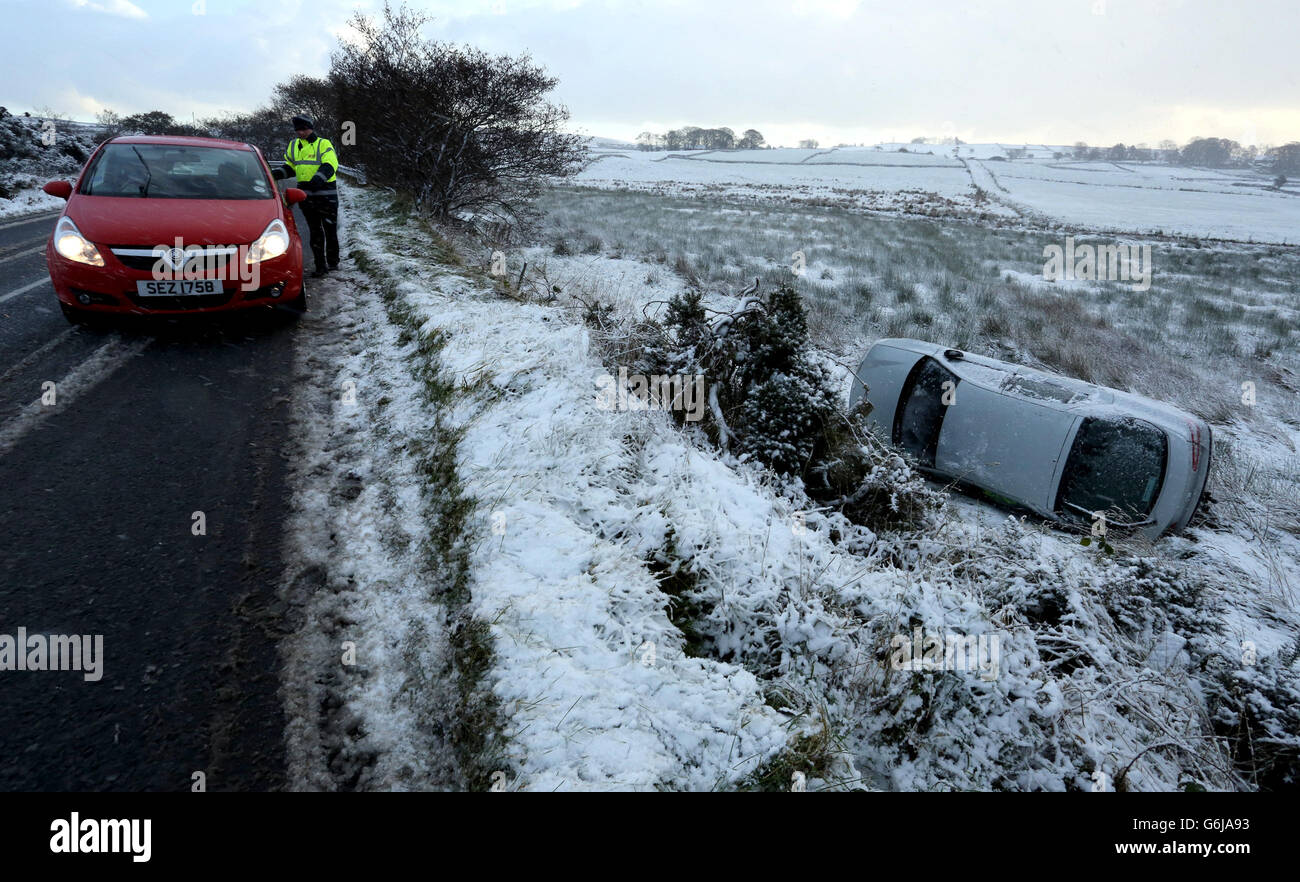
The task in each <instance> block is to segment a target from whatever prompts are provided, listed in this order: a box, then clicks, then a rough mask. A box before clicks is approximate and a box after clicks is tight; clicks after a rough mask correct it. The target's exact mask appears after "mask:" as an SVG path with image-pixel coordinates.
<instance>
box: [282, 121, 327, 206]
mask: <svg viewBox="0 0 1300 882" xmlns="http://www.w3.org/2000/svg"><path fill="white" fill-rule="evenodd" d="M284 164H285V167H286V168H288V169H289V170H290V171H292V172H293V173H294V176H295V177H296V178H297V179H298V183H300V184H305V183H307V182H308V181H310V180H311V179H312V178H314V177H315V176H316V173H317V172H323V173H324V177H325V181H326V184H325V186H324V187H322V188H321V189H319V190H311V191H308V193H309V195H310V194H312V193H321V194H324V193H332V192H335V191H336V190H337V185H336V184H335V182H334V181H335V174H336V172H337V171H338V165H339V160H338V156H337V154H335V152H334V145H333V144H331V143H330V141H329V139H328V138H322V137H321V136H320V135H317V136H316V139H315V140H314V141H310V142H309V141H304V140H303V139H302V138H294V139H293V140H292V141H290V142H289V146H288V147H287V148H285V151H284Z"/></svg>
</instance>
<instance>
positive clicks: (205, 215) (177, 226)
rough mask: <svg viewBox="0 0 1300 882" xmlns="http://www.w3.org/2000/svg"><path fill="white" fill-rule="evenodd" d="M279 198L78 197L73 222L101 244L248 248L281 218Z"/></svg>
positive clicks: (71, 213) (70, 209) (71, 212)
mask: <svg viewBox="0 0 1300 882" xmlns="http://www.w3.org/2000/svg"><path fill="white" fill-rule="evenodd" d="M279 216H280V214H279V202H278V201H277V200H275V199H133V198H119V197H116V196H74V197H73V201H72V202H71V204H69V206H68V217H70V218H72V222H73V223H75V224H76V225H77V229H79V230H81V235H83V236H85V237H86V238H87V239H89V240H90V241H92V242H95V243H97V244H99V245H140V246H145V247H153V246H155V245H167V246H171V245H173V244H175V239H176V238H177V237H178V236H179V237H180V239H181V244H182V245H183V246H184V245H242V244H245V243H248V242H252V241H254V240H255V239H257V237H258V236H260V235H262V231H263V230H265V229H266V225H267V224H269V223H270V222H271V221H272V220H274V219H275V218H277V217H279Z"/></svg>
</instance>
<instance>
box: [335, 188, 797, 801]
mask: <svg viewBox="0 0 1300 882" xmlns="http://www.w3.org/2000/svg"><path fill="white" fill-rule="evenodd" d="M366 198H368V197H362V199H363V200H364V199H366ZM367 204H368V205H370V206H372V207H373V206H374V205H375V201H374V200H373V199H372V200H371V201H370V202H369V203H367ZM385 228H387V229H391V226H390V225H387V224H384V223H377V222H376V221H374V220H369V219H360V220H359V221H358V222H357V223H356V224H355V225H354V227H353V235H354V236H355V238H356V241H357V242H358V243H360V244H361V245H363V246H365V247H368V248H372V249H375V250H376V251H380V250H382V251H385V252H386V253H388V254H389V255H391V257H392V260H393V261H394V267H396V268H397V269H398V271H399V272H403V271H404V272H406V273H407V274H408V275H409V277H410V278H411V279H412V281H409V282H407V283H405V284H404V285H402V286H401V289H400V293H401V296H402V297H403V298H404V300H405V302H406V303H407V304H408V305H409V306H410V307H411V308H412V309H414V310H416V311H417V312H418V313H419V314H420V315H421V316H423V317H424V320H425V327H426V329H427V330H428V331H433V330H438V331H441V332H444V333H446V334H447V338H446V344H445V348H444V349H443V350H442V353H441V356H440V357H441V359H442V363H443V365H444V366H445V368H446V369H447V370H448V371H449V372H450V373H451V374H452V375H453V376H454V377H456V378H457V382H458V384H459V385H460V386H461V388H462V389H463V390H464V398H463V399H462V400H460V401H459V402H458V403H457V404H456V406H455V409H454V420H455V422H456V423H457V424H458V425H460V426H461V427H462V429H463V432H464V434H463V437H462V439H461V441H460V450H461V452H462V457H463V459H462V463H461V467H460V476H461V481H462V482H463V484H464V487H465V489H466V491H467V492H468V493H470V494H471V495H472V496H473V497H474V498H475V499H477V500H478V501H479V503H480V509H479V512H478V530H477V534H478V540H477V542H476V544H475V545H474V547H473V550H472V552H471V555H470V563H471V572H472V574H473V581H472V587H471V593H472V596H473V601H472V605H473V607H474V610H475V612H476V614H477V616H478V617H479V618H480V619H482V620H485V621H487V622H490V623H491V633H492V638H493V646H494V650H495V653H496V654H497V657H498V666H497V668H496V670H495V671H494V672H493V680H494V684H495V685H494V690H495V693H496V695H497V696H498V697H499V698H500V699H501V702H502V708H503V710H504V711H505V713H506V714H507V715H508V717H509V720H510V727H509V728H508V730H507V732H506V734H507V736H508V738H509V748H508V750H509V753H508V759H509V762H510V768H509V770H508V771H509V773H510V776H511V779H512V784H511V786H512V787H513V788H517V789H537V790H554V789H611V788H618V789H653V788H658V787H667V788H673V789H711V788H715V787H728V786H733V785H735V784H736V783H737V782H738V781H740V780H741V779H742V778H743V777H744V776H745V775H747V774H748V773H749V772H751V771H753V770H754V768H755V767H757V766H758V764H759V763H761V762H762V761H763V760H764V759H767V758H769V757H771V756H772V755H774V754H775V753H777V752H779V751H780V750H782V749H783V748H784V747H785V745H786V729H785V727H786V725H787V724H788V723H789V719H788V717H787V716H786V715H783V714H781V713H779V712H777V711H776V710H774V709H773V708H771V707H769V706H768V705H766V704H765V703H764V696H763V694H762V692H761V690H760V687H759V683H758V681H757V679H756V678H755V677H754V675H753V674H751V673H750V672H748V671H746V670H745V669H744V668H743V667H740V666H738V665H733V664H725V663H720V662H717V661H713V660H706V659H698V658H690V657H687V656H685V655H683V653H682V637H681V635H680V633H679V632H677V630H676V629H675V628H674V627H673V625H672V623H671V622H670V620H669V617H668V614H667V612H666V609H665V608H666V605H667V604H666V598H665V597H664V595H663V594H662V593H661V592H660V591H659V588H658V584H657V582H656V579H655V578H654V576H653V575H652V574H651V572H650V570H649V569H648V568H647V566H646V558H647V556H649V555H652V554H653V553H655V552H656V551H658V550H660V549H661V548H662V547H663V545H664V543H665V538H666V530H667V529H668V526H669V524H671V523H675V521H674V520H672V514H673V508H674V507H676V506H681V505H683V504H686V503H685V502H684V501H683V500H680V499H678V498H677V497H678V496H680V494H681V493H682V490H683V481H684V480H687V479H689V480H690V482H692V483H693V484H694V485H695V486H694V487H693V489H692V492H691V497H692V498H693V499H695V500H696V504H697V505H700V506H704V507H705V510H706V511H707V513H708V515H709V518H707V519H706V518H705V517H704V515H703V513H702V512H700V511H696V512H695V514H694V518H695V520H696V521H700V522H701V523H700V524H699V525H698V528H699V529H701V530H705V529H707V530H709V531H714V532H715V533H716V534H721V535H727V534H729V533H731V532H734V533H735V534H736V535H746V536H747V535H750V533H751V531H750V530H749V529H748V526H749V525H750V523H751V522H752V521H753V520H754V519H755V518H762V516H763V515H762V512H763V511H764V509H765V508H766V509H768V510H769V512H770V511H771V509H772V508H773V507H774V505H775V503H774V502H773V501H772V500H770V499H769V500H763V499H762V498H761V496H758V494H757V490H756V489H755V488H754V487H752V486H749V485H745V484H744V483H743V482H742V483H740V484H739V485H738V484H737V482H736V481H735V478H734V476H732V475H730V473H728V472H727V471H726V470H720V469H719V468H718V466H717V464H716V462H715V461H714V460H712V458H711V457H709V456H708V455H706V454H701V453H700V452H698V451H696V450H695V449H693V447H692V445H690V444H689V443H688V442H687V441H685V440H684V439H683V438H681V437H680V436H679V434H678V433H677V432H676V431H675V430H673V429H672V428H671V427H670V425H669V423H668V422H667V420H666V419H663V418H662V415H658V416H659V417H660V419H657V420H656V419H652V418H651V415H649V414H619V415H612V414H610V413H607V412H604V411H601V410H599V409H598V406H597V398H596V395H595V390H596V386H595V383H594V378H595V375H596V374H597V373H598V372H599V366H598V365H597V364H596V363H595V362H593V361H592V360H591V359H590V356H589V354H588V352H587V343H586V335H585V332H584V331H583V329H582V328H581V327H580V326H576V325H570V324H565V323H563V322H562V321H561V320H560V316H559V314H558V313H557V312H556V311H555V310H553V309H546V308H542V307H537V306H524V307H521V306H518V305H517V304H515V303H514V302H513V301H508V300H507V301H502V300H501V299H500V298H499V297H497V296H495V295H494V294H493V292H492V291H491V289H490V286H487V285H485V284H484V283H483V281H482V279H481V278H474V277H472V276H469V275H466V274H457V273H454V272H451V271H448V270H445V269H443V270H441V271H440V272H438V273H437V274H435V275H432V276H431V274H430V273H429V267H428V265H427V263H425V262H424V261H423V260H420V259H418V258H404V257H402V256H400V255H397V254H394V253H393V247H392V244H391V243H389V242H386V241H385V240H384V238H383V236H382V235H381V232H380V230H381V229H385ZM415 279H419V281H415ZM666 474H671V475H674V476H678V479H675V480H673V479H667V478H666ZM737 519H739V522H740V523H739V524H737V523H735V521H736V520H737ZM683 521H684V523H686V524H690V521H686V520H685V519H683ZM741 525H743V527H744V528H743V529H742V528H741ZM494 526H497V531H495V532H494V530H493V527H494ZM691 526H695V525H694V524H691ZM729 527H731V528H733V529H732V530H729V529H728V528H729Z"/></svg>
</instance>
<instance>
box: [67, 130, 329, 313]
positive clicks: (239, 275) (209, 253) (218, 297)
mask: <svg viewBox="0 0 1300 882" xmlns="http://www.w3.org/2000/svg"><path fill="white" fill-rule="evenodd" d="M44 189H45V192H46V193H49V194H50V195H51V196H58V197H60V198H63V199H66V200H68V205H67V207H66V208H65V209H64V210H63V214H62V216H60V217H59V220H58V223H57V224H55V227H54V233H53V235H51V236H50V241H49V244H48V245H47V246H46V248H45V261H46V263H47V264H48V266H49V269H50V279H51V281H53V283H54V291H55V293H56V294H57V295H58V298H59V306H60V307H61V308H62V309H63V314H64V315H65V316H66V317H67V318H68V320H69V321H71V322H73V323H77V322H82V321H85V320H87V319H90V318H94V317H98V316H110V315H123V314H136V315H141V314H147V315H177V314H182V313H198V312H228V311H232V310H239V309H247V308H255V307H263V308H264V307H267V306H275V305H278V304H285V305H288V306H289V307H291V308H292V309H294V310H295V311H297V312H301V311H302V310H304V309H305V308H306V294H305V290H304V288H303V283H302V240H301V239H300V238H299V236H298V229H297V226H296V225H295V224H294V220H293V210H292V206H293V204H294V203H296V202H301V201H302V200H303V199H305V198H306V197H307V194H306V193H304V192H303V191H301V190H298V189H290V190H287V191H285V193H284V198H283V199H281V197H280V193H279V190H278V189H277V187H276V182H275V179H274V178H273V177H272V176H271V170H270V168H269V167H268V166H267V164H266V160H265V159H263V158H262V154H261V152H259V151H258V149H257V148H256V147H253V146H251V145H249V144H242V143H239V142H237V141H225V140H221V139H218V138H190V137H172V136H152V135H150V136H146V135H137V136H130V137H122V138H113V139H111V140H108V141H105V142H104V143H103V144H101V145H100V146H99V147H98V149H96V150H95V152H94V154H93V155H92V156H91V157H90V159H89V160H88V161H87V162H86V167H85V168H84V169H82V171H81V175H80V176H79V177H78V178H77V182H76V185H75V187H74V186H73V185H72V184H70V183H68V182H67V181H51V182H50V183H48V184H46V185H45V188H44Z"/></svg>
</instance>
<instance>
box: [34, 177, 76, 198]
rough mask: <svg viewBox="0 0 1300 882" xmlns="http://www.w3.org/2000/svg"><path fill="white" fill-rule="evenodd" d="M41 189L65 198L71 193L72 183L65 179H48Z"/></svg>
mask: <svg viewBox="0 0 1300 882" xmlns="http://www.w3.org/2000/svg"><path fill="white" fill-rule="evenodd" d="M41 189H42V190H44V191H45V192H46V193H49V194H50V195H51V196H58V197H59V198H60V199H67V198H68V197H69V196H71V195H72V184H70V183H68V182H67V181H50V182H49V183H48V184H46V185H45V186H44V187H41Z"/></svg>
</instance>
